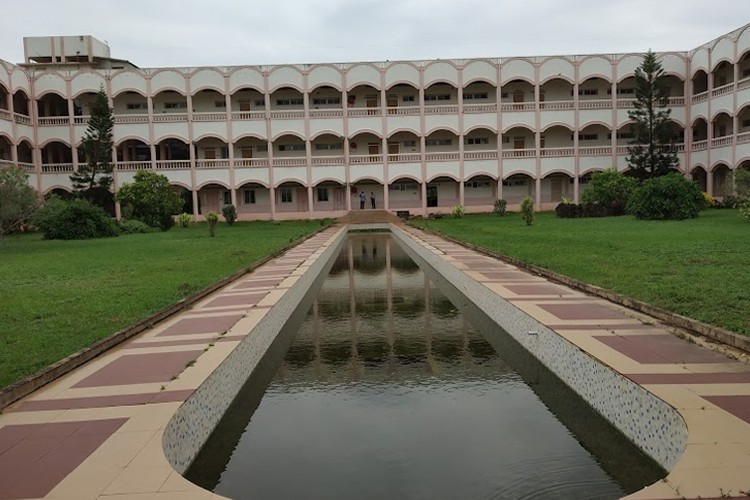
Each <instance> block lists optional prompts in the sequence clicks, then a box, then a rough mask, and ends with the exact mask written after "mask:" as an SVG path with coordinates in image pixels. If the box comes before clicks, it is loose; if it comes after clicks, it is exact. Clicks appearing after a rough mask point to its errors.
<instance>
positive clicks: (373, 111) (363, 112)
mask: <svg viewBox="0 0 750 500" xmlns="http://www.w3.org/2000/svg"><path fill="white" fill-rule="evenodd" d="M379 115H380V107H375V108H349V109H347V110H346V116H379Z"/></svg>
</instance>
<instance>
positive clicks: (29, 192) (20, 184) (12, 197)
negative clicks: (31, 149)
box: [0, 166, 39, 238]
mask: <svg viewBox="0 0 750 500" xmlns="http://www.w3.org/2000/svg"><path fill="white" fill-rule="evenodd" d="M28 178H29V175H28V174H27V173H26V171H25V170H23V169H22V168H16V167H13V166H10V167H5V166H3V167H0V238H2V236H3V234H5V233H11V232H13V231H16V230H18V229H20V228H23V227H24V226H25V225H26V224H28V222H29V221H30V220H31V218H32V216H33V215H34V212H35V211H36V209H37V207H38V206H39V203H38V202H37V198H36V191H34V189H33V188H32V187H31V186H29V182H28Z"/></svg>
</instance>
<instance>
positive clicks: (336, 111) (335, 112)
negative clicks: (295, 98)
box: [310, 108, 344, 118]
mask: <svg viewBox="0 0 750 500" xmlns="http://www.w3.org/2000/svg"><path fill="white" fill-rule="evenodd" d="M342 116H344V110H343V109H341V108H330V109H311V110H310V118H341V117H342Z"/></svg>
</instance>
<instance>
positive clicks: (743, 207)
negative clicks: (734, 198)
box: [740, 200, 750, 222]
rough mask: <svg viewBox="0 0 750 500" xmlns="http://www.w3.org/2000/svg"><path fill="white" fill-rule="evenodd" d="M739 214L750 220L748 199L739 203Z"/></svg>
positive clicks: (749, 202) (749, 201)
mask: <svg viewBox="0 0 750 500" xmlns="http://www.w3.org/2000/svg"><path fill="white" fill-rule="evenodd" d="M740 216H741V217H742V218H743V219H745V220H746V221H748V222H750V200H748V201H746V202H744V203H743V204H741V205H740Z"/></svg>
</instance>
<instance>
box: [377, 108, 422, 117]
mask: <svg viewBox="0 0 750 500" xmlns="http://www.w3.org/2000/svg"><path fill="white" fill-rule="evenodd" d="M385 112H386V114H389V115H418V114H419V106H392V107H390V108H386V111H385Z"/></svg>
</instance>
